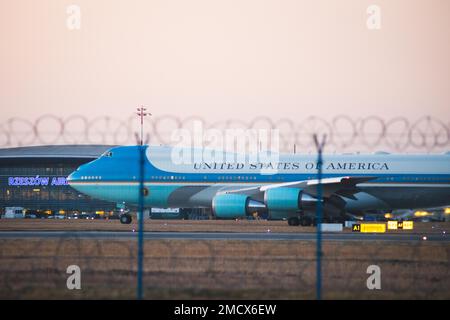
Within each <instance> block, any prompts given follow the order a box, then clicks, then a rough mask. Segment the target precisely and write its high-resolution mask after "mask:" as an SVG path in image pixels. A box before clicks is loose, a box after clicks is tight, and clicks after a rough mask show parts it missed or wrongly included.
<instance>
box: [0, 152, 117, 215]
mask: <svg viewBox="0 0 450 320" xmlns="http://www.w3.org/2000/svg"><path fill="white" fill-rule="evenodd" d="M91 160H93V159H89V158H60V159H58V158H34V157H29V158H6V159H5V158H3V159H0V213H1V214H4V212H5V208H6V207H23V208H24V209H26V210H28V211H47V213H50V211H51V213H56V214H57V213H60V212H64V213H71V212H86V213H95V212H96V211H104V212H111V211H113V210H115V209H116V204H115V203H111V202H106V201H101V200H96V199H92V198H90V197H88V196H86V195H84V194H81V193H79V192H78V191H76V190H75V189H73V188H72V187H70V186H69V185H68V184H67V181H66V177H67V176H68V175H69V174H70V173H72V172H73V171H74V170H76V168H77V167H79V166H80V165H81V164H83V163H86V162H88V161H91Z"/></svg>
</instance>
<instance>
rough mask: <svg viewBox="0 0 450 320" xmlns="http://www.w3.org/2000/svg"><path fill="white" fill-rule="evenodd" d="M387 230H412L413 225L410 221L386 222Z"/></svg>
mask: <svg viewBox="0 0 450 320" xmlns="http://www.w3.org/2000/svg"><path fill="white" fill-rule="evenodd" d="M387 226H388V230H398V229H403V230H413V228H414V223H413V222H412V221H388V223H387Z"/></svg>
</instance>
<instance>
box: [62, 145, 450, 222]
mask: <svg viewBox="0 0 450 320" xmlns="http://www.w3.org/2000/svg"><path fill="white" fill-rule="evenodd" d="M140 152H142V153H143V154H142V156H143V161H144V188H143V190H142V191H141V192H142V196H143V201H144V205H145V207H147V208H148V207H158V208H210V209H211V210H212V213H213V214H214V215H215V217H216V218H219V219H237V218H245V217H247V216H251V215H254V214H255V213H256V214H259V215H266V216H267V217H268V218H270V219H285V220H287V222H288V224H289V225H302V226H309V225H314V224H315V223H316V220H315V210H316V209H315V208H316V205H317V204H318V202H319V201H321V203H322V205H323V213H324V216H323V217H324V220H323V221H324V222H339V223H342V222H343V221H344V220H345V218H346V217H347V215H352V216H354V215H362V214H364V212H367V211H380V212H383V211H384V212H386V211H387V210H394V209H414V208H426V207H437V206H446V205H449V204H450V153H446V154H433V155H431V154H422V155H420V154H416V155H409V154H408V155H406V154H404V155H402V154H386V153H379V154H377V153H374V154H365V155H363V154H341V155H337V154H324V155H323V165H322V172H323V174H322V178H321V180H320V184H321V187H322V188H321V189H322V192H323V197H322V199H321V200H319V199H318V195H317V190H318V188H317V187H318V184H319V180H318V176H317V156H316V155H314V154H312V155H301V154H289V155H283V154H280V155H279V157H278V158H277V159H276V161H265V160H264V161H256V162H252V161H251V159H250V158H249V157H248V156H247V157H246V158H245V161H242V162H238V161H237V162H226V161H222V162H217V161H209V162H208V161H191V162H189V161H186V162H181V163H179V161H178V160H177V161H174V160H173V154H174V147H168V146H147V145H145V146H118V147H114V148H112V149H110V150H108V151H106V152H105V153H104V154H102V155H101V156H100V157H99V158H97V159H96V160H93V161H91V162H89V163H86V164H83V165H81V166H80V167H79V168H78V169H77V170H76V171H74V172H73V173H71V174H70V175H69V177H68V178H67V181H68V183H69V185H70V186H72V187H73V188H75V189H76V190H78V191H79V192H81V193H84V194H86V195H89V196H91V197H93V198H98V199H102V200H106V201H111V202H116V203H121V204H123V203H124V204H129V205H137V204H138V200H139V193H138V192H139V189H140V186H141V185H140V166H139V161H140V159H141V158H140V156H141V153H140ZM193 159H194V160H195V158H194V157H193ZM224 159H225V158H224ZM226 159H228V158H226ZM120 221H121V223H124V224H129V223H131V221H132V217H131V215H130V214H129V213H125V214H122V215H121V216H120Z"/></svg>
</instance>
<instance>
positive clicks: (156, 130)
mask: <svg viewBox="0 0 450 320" xmlns="http://www.w3.org/2000/svg"><path fill="white" fill-rule="evenodd" d="M196 121H197V122H198V123H201V124H202V125H203V127H204V129H205V130H206V129H212V128H213V129H216V130H226V129H238V128H240V129H267V130H269V129H278V130H279V137H280V151H282V152H293V150H294V146H295V148H296V150H298V152H313V151H314V148H313V141H312V135H313V134H326V135H327V137H328V143H327V152H334V151H335V152H345V151H351V152H355V151H361V152H366V151H369V152H373V151H386V152H415V151H418V152H445V151H448V150H449V147H450V122H445V120H441V119H437V118H434V117H431V116H423V117H421V118H418V119H416V120H414V121H411V120H409V119H408V118H406V117H396V118H392V119H383V118H381V117H378V116H368V117H362V118H351V117H349V116H347V115H338V116H336V117H333V118H331V119H329V120H328V119H324V118H321V117H317V116H310V117H307V118H304V119H300V120H297V121H294V120H292V119H286V118H281V119H276V120H274V119H271V118H269V117H265V116H260V117H256V118H254V119H253V120H250V121H243V120H237V119H225V120H222V121H217V122H207V121H206V120H205V119H202V118H201V117H197V116H191V117H187V118H181V117H178V116H175V115H162V116H154V117H152V118H147V119H145V128H146V132H147V133H148V135H149V136H150V143H151V144H164V145H171V144H173V141H172V133H173V132H174V130H176V129H192V127H193V124H194V123H195V122H196ZM137 131H138V123H137V119H136V118H135V117H134V116H130V117H128V118H124V119H117V118H113V117H109V116H101V117H95V118H92V119H90V118H88V117H86V116H82V115H72V116H69V117H60V116H56V115H50V114H49V115H43V116H41V117H39V118H37V119H34V120H29V119H25V118H19V117H13V118H10V119H7V120H6V121H4V122H2V123H0V147H17V146H33V145H45V144H112V145H123V144H135V142H136V141H135V134H136V133H137Z"/></svg>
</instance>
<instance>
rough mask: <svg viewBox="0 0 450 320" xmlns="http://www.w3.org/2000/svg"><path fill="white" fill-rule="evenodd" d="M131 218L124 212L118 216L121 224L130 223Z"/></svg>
mask: <svg viewBox="0 0 450 320" xmlns="http://www.w3.org/2000/svg"><path fill="white" fill-rule="evenodd" d="M131 220H132V219H131V216H130V215H129V214H128V213H124V214H122V215H121V216H120V223H122V224H130V223H131Z"/></svg>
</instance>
